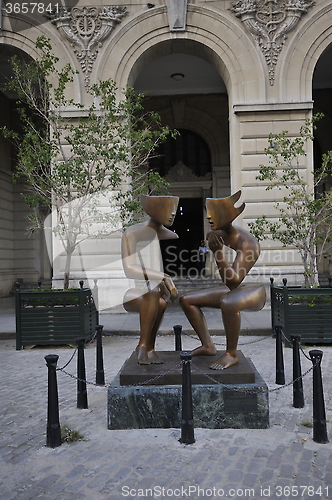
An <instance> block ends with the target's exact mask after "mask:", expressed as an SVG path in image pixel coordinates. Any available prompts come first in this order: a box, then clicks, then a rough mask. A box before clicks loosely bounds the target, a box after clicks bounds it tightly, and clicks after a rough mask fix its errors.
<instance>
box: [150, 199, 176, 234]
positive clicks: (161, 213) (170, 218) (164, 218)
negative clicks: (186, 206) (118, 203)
mask: <svg viewBox="0 0 332 500" xmlns="http://www.w3.org/2000/svg"><path fill="white" fill-rule="evenodd" d="M178 204H179V198H178V196H148V195H146V194H141V205H142V207H143V210H144V212H146V213H147V214H148V215H149V216H150V217H151V219H153V220H154V221H156V222H158V223H159V224H162V225H163V226H168V227H169V226H171V225H172V224H173V222H174V219H175V215H176V210H177V208H178Z"/></svg>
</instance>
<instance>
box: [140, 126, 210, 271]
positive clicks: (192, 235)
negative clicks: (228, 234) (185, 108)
mask: <svg viewBox="0 0 332 500" xmlns="http://www.w3.org/2000/svg"><path fill="white" fill-rule="evenodd" d="M178 133H179V134H178V136H177V137H176V138H174V139H172V138H170V139H169V140H168V141H166V142H165V143H163V144H161V145H160V147H159V148H158V150H157V151H156V156H155V158H153V159H152V160H151V161H150V164H149V167H150V168H152V169H153V170H155V171H157V172H158V173H159V174H160V175H162V176H163V177H165V178H166V179H167V180H169V181H170V183H171V184H172V180H173V181H175V179H176V178H178V179H179V180H180V182H181V180H182V182H183V183H184V182H186V183H187V193H186V195H187V196H185V197H181V199H180V203H179V209H178V213H177V216H176V218H175V221H174V224H173V226H172V229H173V230H174V231H175V232H176V233H177V234H178V235H179V236H180V238H179V239H178V240H173V241H172V242H171V243H170V242H168V241H162V242H161V250H162V255H163V263H164V269H165V272H166V273H167V274H169V275H170V276H172V277H175V276H178V277H181V278H182V277H184V276H189V277H190V278H196V277H197V276H198V275H199V274H200V272H201V268H200V265H199V259H198V247H199V245H200V242H201V240H203V239H204V238H205V236H204V233H205V230H204V220H203V210H204V199H203V191H202V192H201V193H195V191H192V190H191V189H192V187H193V186H192V183H194V182H195V181H196V182H197V181H198V182H199V179H201V180H202V179H205V182H206V181H209V180H210V181H211V171H212V167H211V154H210V150H209V148H208V146H207V144H206V142H205V141H204V139H202V137H200V136H199V135H198V134H196V133H195V132H193V131H191V130H187V129H178ZM171 190H172V192H173V193H174V194H176V191H177V189H176V187H173V188H172V187H171ZM197 194H198V196H197Z"/></svg>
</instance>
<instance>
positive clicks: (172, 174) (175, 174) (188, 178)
mask: <svg viewBox="0 0 332 500" xmlns="http://www.w3.org/2000/svg"><path fill="white" fill-rule="evenodd" d="M165 180H166V181H167V182H193V181H209V180H211V173H210V172H208V173H207V174H206V175H204V176H201V177H198V176H197V175H195V174H194V173H193V171H192V170H191V169H190V168H189V167H187V166H186V165H185V164H184V163H183V162H182V161H181V160H179V161H178V162H177V163H176V165H174V167H172V168H171V170H170V171H169V172H168V174H167V175H166V176H165Z"/></svg>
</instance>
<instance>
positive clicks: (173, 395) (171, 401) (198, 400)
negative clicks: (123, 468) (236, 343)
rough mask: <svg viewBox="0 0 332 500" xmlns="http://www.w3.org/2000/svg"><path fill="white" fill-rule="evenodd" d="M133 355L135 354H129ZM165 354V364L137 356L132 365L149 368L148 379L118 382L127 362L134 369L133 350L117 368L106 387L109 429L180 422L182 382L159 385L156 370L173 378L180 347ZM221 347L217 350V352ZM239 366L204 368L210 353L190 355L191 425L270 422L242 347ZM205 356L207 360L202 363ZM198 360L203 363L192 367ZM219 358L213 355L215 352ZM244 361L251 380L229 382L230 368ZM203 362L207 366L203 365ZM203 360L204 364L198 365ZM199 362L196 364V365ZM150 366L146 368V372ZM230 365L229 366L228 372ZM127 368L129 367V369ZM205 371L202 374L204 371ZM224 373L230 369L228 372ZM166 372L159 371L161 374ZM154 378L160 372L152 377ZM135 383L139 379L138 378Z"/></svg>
mask: <svg viewBox="0 0 332 500" xmlns="http://www.w3.org/2000/svg"><path fill="white" fill-rule="evenodd" d="M133 354H134V353H133ZM158 354H160V356H161V357H162V358H163V359H164V361H165V363H164V364H163V365H148V366H140V365H138V364H137V361H135V371H136V369H138V370H140V369H143V370H142V375H143V371H144V372H147V373H148V374H150V375H151V376H150V377H149V378H146V379H145V381H147V382H148V384H144V385H121V383H120V379H122V382H123V376H122V374H123V373H124V374H126V372H128V366H129V368H130V367H131V368H132V369H133V364H132V362H133V359H136V358H135V357H134V356H133V355H132V356H131V358H130V359H129V360H127V361H126V363H125V364H124V365H123V367H122V368H121V370H120V372H119V373H118V375H117V376H116V378H115V379H114V381H113V383H112V384H111V385H110V386H109V388H108V429H148V428H161V429H166V428H170V427H172V428H180V427H181V391H182V385H181V383H172V382H168V383H167V384H160V380H161V378H162V377H160V373H159V375H156V374H155V371H158V370H160V371H161V373H162V374H166V375H167V376H168V380H170V379H171V378H173V379H174V381H175V382H176V381H177V375H176V374H175V375H174V373H173V372H174V371H179V373H180V372H181V366H180V363H181V361H180V355H179V352H171V351H165V352H162V353H158ZM221 354H222V352H219V353H218V356H219V357H220V355H221ZM240 356H241V357H240V363H239V365H238V368H236V367H231V368H229V369H227V370H221V371H215V370H211V369H209V368H208V365H210V364H211V362H212V361H213V359H214V357H209V356H201V357H197V358H193V362H192V369H191V373H192V380H193V379H194V378H195V374H197V373H198V374H199V377H198V378H197V380H198V382H197V383H193V384H192V397H193V408H194V425H195V427H201V428H207V429H266V428H268V427H269V402H268V388H267V385H266V384H265V382H264V380H263V379H262V377H261V376H260V374H259V373H258V371H257V370H256V368H255V366H254V365H253V363H252V362H251V360H250V359H249V358H244V357H243V355H242V353H241V352H240ZM204 358H205V362H204ZM198 359H200V364H201V367H199V370H198V369H197V368H196V367H195V365H196V363H197V360H198ZM216 359H217V357H216ZM241 361H242V365H245V366H246V369H245V370H244V371H245V372H248V369H249V371H250V373H251V374H250V373H246V375H245V376H246V377H247V376H249V377H250V378H251V379H252V377H253V381H250V382H242V383H240V382H236V383H231V382H229V377H230V376H231V370H232V371H236V370H237V371H238V372H239V371H241V370H242V369H243V366H242V368H241ZM204 364H205V365H206V367H205V368H204ZM202 365H203V368H202ZM196 366H198V363H197V365H196ZM149 369H150V372H149ZM228 370H230V371H229V372H228ZM129 371H130V370H129ZM202 372H203V374H202ZM204 372H208V377H211V378H212V379H214V380H217V378H216V377H217V376H219V377H222V375H224V377H225V378H224V380H223V381H222V382H220V378H219V380H218V381H217V382H216V383H214V382H213V381H212V380H211V378H208V377H206V375H204ZM227 372H228V373H227ZM166 375H163V377H165V376H166ZM154 377H158V378H157V379H155V378H154ZM137 383H142V381H140V380H137V381H136V384H137Z"/></svg>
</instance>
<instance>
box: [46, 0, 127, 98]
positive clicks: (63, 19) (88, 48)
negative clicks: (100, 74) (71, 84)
mask: <svg viewBox="0 0 332 500" xmlns="http://www.w3.org/2000/svg"><path fill="white" fill-rule="evenodd" d="M127 14H128V11H127V8H126V7H123V6H119V5H112V6H110V7H108V6H103V7H82V8H78V7H72V8H65V7H61V8H59V9H56V10H54V11H53V12H52V14H50V15H49V16H48V17H49V19H50V20H51V22H52V23H53V24H54V25H55V26H56V27H57V29H58V30H59V32H60V33H61V35H62V36H64V37H65V38H66V39H67V40H69V41H70V43H71V45H72V46H73V47H74V52H75V54H76V57H77V59H78V60H79V62H80V65H81V68H82V71H83V74H84V80H85V86H86V87H87V88H88V87H89V86H90V76H91V72H92V68H93V63H94V61H95V60H96V58H97V56H98V52H99V50H98V49H99V48H100V47H101V46H102V43H103V41H104V40H105V39H106V38H107V37H108V36H109V35H110V34H111V33H112V31H113V30H114V28H115V26H116V25H117V24H118V23H120V22H121V21H122V18H123V17H124V16H126V15H127Z"/></svg>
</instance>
